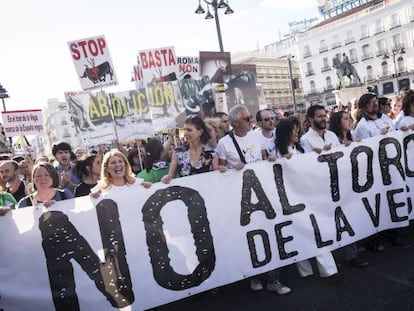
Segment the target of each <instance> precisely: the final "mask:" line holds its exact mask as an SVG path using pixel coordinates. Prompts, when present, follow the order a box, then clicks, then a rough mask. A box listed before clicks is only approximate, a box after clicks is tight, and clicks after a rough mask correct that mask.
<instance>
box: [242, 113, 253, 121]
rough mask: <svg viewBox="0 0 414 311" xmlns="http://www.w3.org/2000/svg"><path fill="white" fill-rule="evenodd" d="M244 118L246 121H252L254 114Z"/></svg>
mask: <svg viewBox="0 0 414 311" xmlns="http://www.w3.org/2000/svg"><path fill="white" fill-rule="evenodd" d="M242 120H244V121H246V122H250V121H251V120H253V116H252V115H250V116H247V117H245V118H242Z"/></svg>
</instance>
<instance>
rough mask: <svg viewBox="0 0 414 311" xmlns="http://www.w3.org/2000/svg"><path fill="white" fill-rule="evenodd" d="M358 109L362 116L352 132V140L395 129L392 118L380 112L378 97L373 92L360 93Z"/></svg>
mask: <svg viewBox="0 0 414 311" xmlns="http://www.w3.org/2000/svg"><path fill="white" fill-rule="evenodd" d="M359 109H361V111H362V118H361V120H360V121H359V122H358V124H357V126H356V128H355V131H354V132H353V134H352V138H353V140H362V139H365V138H368V137H373V136H377V135H380V134H387V133H388V132H389V131H393V130H394V129H395V128H394V124H393V123H392V120H391V119H390V118H389V117H388V116H386V115H384V114H382V113H381V112H380V107H379V104H378V98H377V95H376V94H375V93H365V94H364V95H362V96H361V97H360V98H359Z"/></svg>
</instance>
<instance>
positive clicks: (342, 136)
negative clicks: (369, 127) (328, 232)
mask: <svg viewBox="0 0 414 311" xmlns="http://www.w3.org/2000/svg"><path fill="white" fill-rule="evenodd" d="M351 129H352V118H351V116H350V115H349V113H348V112H345V111H337V112H334V113H333V114H332V115H331V122H330V124H329V130H331V131H332V132H334V133H335V134H336V136H338V139H339V142H340V143H341V144H342V145H344V146H349V145H350V144H351V143H352V135H351ZM376 247H378V248H381V247H383V246H381V245H379V244H378V245H377V246H376ZM345 257H346V261H347V262H349V263H350V264H351V265H353V266H355V267H365V266H367V265H368V262H366V261H365V260H364V259H362V258H360V257H359V256H358V247H357V244H356V243H352V244H349V245H348V246H346V247H345Z"/></svg>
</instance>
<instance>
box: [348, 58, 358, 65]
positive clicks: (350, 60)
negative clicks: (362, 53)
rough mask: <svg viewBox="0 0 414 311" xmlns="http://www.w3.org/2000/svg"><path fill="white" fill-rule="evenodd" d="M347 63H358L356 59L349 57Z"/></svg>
mask: <svg viewBox="0 0 414 311" xmlns="http://www.w3.org/2000/svg"><path fill="white" fill-rule="evenodd" d="M349 62H350V63H351V64H355V63H358V57H351V58H350V59H349Z"/></svg>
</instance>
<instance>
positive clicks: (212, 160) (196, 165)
mask: <svg viewBox="0 0 414 311" xmlns="http://www.w3.org/2000/svg"><path fill="white" fill-rule="evenodd" d="M184 138H185V140H186V143H187V144H185V145H184V146H182V147H181V148H178V149H176V151H175V152H174V154H173V155H172V158H171V166H170V170H169V172H168V174H167V175H165V176H164V177H163V178H162V179H161V181H162V182H164V183H166V184H168V183H169V182H170V181H171V179H172V178H173V177H174V176H175V174H178V176H180V177H184V176H188V175H194V174H199V173H205V172H210V171H213V170H216V169H218V158H217V156H216V154H215V151H214V150H210V149H209V148H207V147H206V144H207V143H208V141H209V140H210V138H211V136H210V134H209V131H208V128H207V126H206V124H205V123H204V121H203V120H202V119H201V118H200V117H199V116H197V115H190V116H188V117H187V119H186V120H185V122H184Z"/></svg>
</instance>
